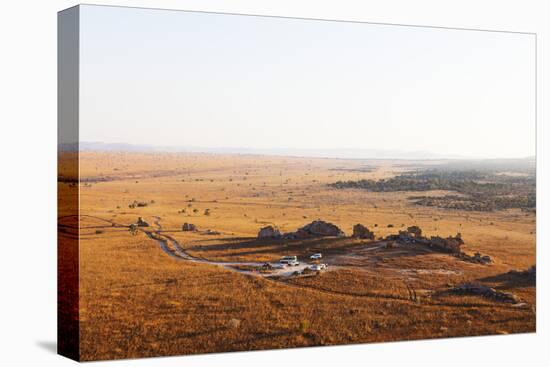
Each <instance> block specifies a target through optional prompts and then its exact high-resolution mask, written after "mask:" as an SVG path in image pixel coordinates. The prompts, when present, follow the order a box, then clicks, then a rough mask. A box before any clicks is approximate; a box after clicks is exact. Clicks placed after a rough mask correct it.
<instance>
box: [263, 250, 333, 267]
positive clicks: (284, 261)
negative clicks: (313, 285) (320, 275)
mask: <svg viewBox="0 0 550 367" xmlns="http://www.w3.org/2000/svg"><path fill="white" fill-rule="evenodd" d="M309 258H310V259H311V260H314V261H318V260H321V259H322V258H323V255H322V254H321V253H316V254H313V255H311V256H310V257H309ZM299 265H300V262H299V261H298V257H297V256H283V257H281V259H280V260H279V262H278V263H276V264H273V265H271V266H272V267H273V269H285V268H286V267H290V266H299ZM327 266H328V265H327V264H320V263H316V264H311V265H310V266H309V267H308V268H309V270H313V271H321V270H324V269H326V268H327Z"/></svg>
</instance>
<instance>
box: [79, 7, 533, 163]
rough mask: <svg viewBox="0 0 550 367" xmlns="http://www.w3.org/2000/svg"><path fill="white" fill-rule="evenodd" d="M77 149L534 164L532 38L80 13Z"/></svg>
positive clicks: (104, 10) (146, 13)
mask: <svg viewBox="0 0 550 367" xmlns="http://www.w3.org/2000/svg"><path fill="white" fill-rule="evenodd" d="M80 45H81V50H80V55H81V59H80V60H81V69H80V76H81V81H80V88H81V89H80V121H81V125H80V134H81V136H80V139H81V140H82V141H101V142H108V143H115V142H116V143H121V142H122V143H131V144H148V145H162V146H201V147H246V148H262V149H265V148H304V149H332V148H361V149H384V150H405V151H408V150H410V151H430V152H434V153H437V154H443V155H462V156H470V157H523V156H528V155H534V154H535V105H534V103H535V94H534V81H535V68H534V57H535V55H534V53H535V38H534V36H533V35H525V34H511V33H496V32H478V31H460V30H445V29H433V28H418V27H400V26H383V25H371V24H353V23H342V22H328V21H308V20H296V19H282V18H266V17H251V16H236V15H221V14H203V13H191V12H178V11H159V10H146V9H130V8H115V7H100V6H82V7H81V43H80Z"/></svg>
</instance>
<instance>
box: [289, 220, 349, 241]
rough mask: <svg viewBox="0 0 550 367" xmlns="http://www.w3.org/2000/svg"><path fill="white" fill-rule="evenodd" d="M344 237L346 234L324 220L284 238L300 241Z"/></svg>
mask: <svg viewBox="0 0 550 367" xmlns="http://www.w3.org/2000/svg"><path fill="white" fill-rule="evenodd" d="M329 236H335V237H343V236H345V234H344V232H343V231H342V230H341V229H340V228H338V227H337V226H336V225H334V224H332V223H329V222H325V221H322V220H315V221H313V222H311V223H309V224H306V225H305V226H303V227H302V228H300V229H298V230H297V231H296V232H291V233H285V234H284V235H283V238H285V239H299V238H308V237H329Z"/></svg>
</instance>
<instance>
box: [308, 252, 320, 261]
mask: <svg viewBox="0 0 550 367" xmlns="http://www.w3.org/2000/svg"><path fill="white" fill-rule="evenodd" d="M322 257H323V255H322V254H320V253H317V254H313V255H311V256H310V257H309V258H310V259H312V260H319V259H321V258H322Z"/></svg>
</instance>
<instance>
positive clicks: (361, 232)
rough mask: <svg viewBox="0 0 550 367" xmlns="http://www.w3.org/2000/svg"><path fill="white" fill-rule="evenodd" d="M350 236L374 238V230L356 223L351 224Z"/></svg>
mask: <svg viewBox="0 0 550 367" xmlns="http://www.w3.org/2000/svg"><path fill="white" fill-rule="evenodd" d="M352 237H355V238H361V239H366V240H374V232H371V231H369V229H368V228H367V227H365V226H364V225H362V224H360V223H358V224H356V225H354V226H353V234H352Z"/></svg>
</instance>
